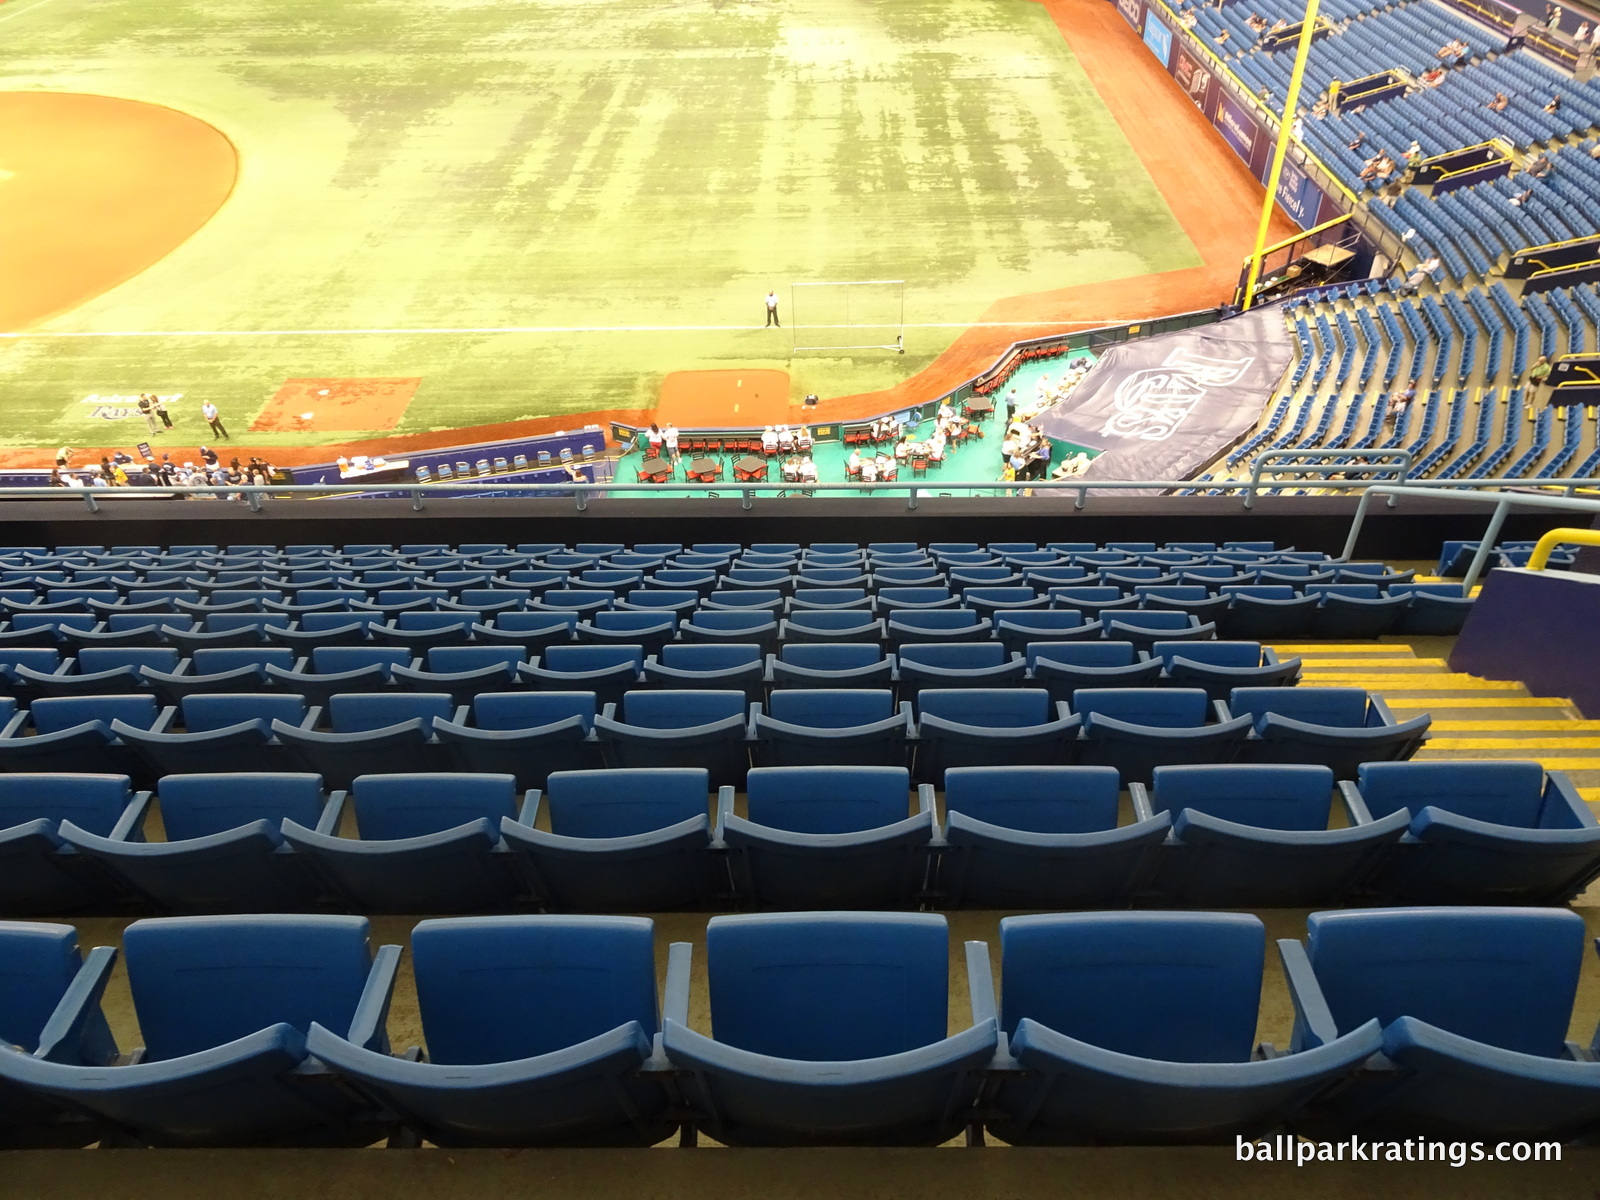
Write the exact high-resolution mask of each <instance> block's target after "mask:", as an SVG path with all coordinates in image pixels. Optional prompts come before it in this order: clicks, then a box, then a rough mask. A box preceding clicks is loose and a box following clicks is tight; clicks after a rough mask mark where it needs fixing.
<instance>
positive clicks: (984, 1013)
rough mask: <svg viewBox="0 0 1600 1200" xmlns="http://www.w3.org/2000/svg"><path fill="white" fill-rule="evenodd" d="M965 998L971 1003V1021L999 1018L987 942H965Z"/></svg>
mask: <svg viewBox="0 0 1600 1200" xmlns="http://www.w3.org/2000/svg"><path fill="white" fill-rule="evenodd" d="M965 945H966V951H967V1000H968V1002H969V1003H970V1004H971V1005H972V1023H973V1024H974V1025H978V1024H981V1023H982V1022H984V1021H996V1022H998V1021H999V1019H1000V1005H999V1004H998V1003H997V1002H996V1000H995V994H994V970H993V968H992V966H991V965H990V962H989V943H988V942H967V943H965Z"/></svg>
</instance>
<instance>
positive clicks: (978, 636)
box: [855, 608, 993, 647]
mask: <svg viewBox="0 0 1600 1200" xmlns="http://www.w3.org/2000/svg"><path fill="white" fill-rule="evenodd" d="M992 632H993V627H992V625H991V623H990V620H989V618H988V616H986V615H984V614H983V613H980V612H978V611H977V610H976V609H971V608H928V609H915V608H908V609H901V610H899V611H897V612H892V613H890V614H889V617H888V621H887V624H886V636H887V637H888V639H889V644H890V646H893V647H898V646H899V645H900V643H901V642H986V641H988V640H989V638H990V636H991V634H992ZM855 640H857V641H859V640H860V639H859V638H857V639H855Z"/></svg>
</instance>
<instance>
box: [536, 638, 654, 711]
mask: <svg viewBox="0 0 1600 1200" xmlns="http://www.w3.org/2000/svg"><path fill="white" fill-rule="evenodd" d="M643 667H644V647H643V646H642V645H640V644H638V643H632V644H627V643H624V644H620V645H618V644H613V645H608V646H566V645H559V644H558V645H553V646H546V647H545V650H544V653H543V654H541V655H540V656H539V659H538V661H537V662H534V663H523V664H522V665H521V666H519V667H518V668H517V676H518V678H519V679H521V680H522V682H523V683H524V684H526V685H528V686H530V687H535V688H538V689H540V690H541V691H551V692H593V693H594V694H595V698H596V700H598V701H599V703H600V704H602V705H605V704H615V703H616V702H617V701H618V700H621V699H622V693H624V692H626V691H628V690H629V689H631V688H633V687H635V686H637V685H638V682H639V674H640V671H641V670H642V669H643Z"/></svg>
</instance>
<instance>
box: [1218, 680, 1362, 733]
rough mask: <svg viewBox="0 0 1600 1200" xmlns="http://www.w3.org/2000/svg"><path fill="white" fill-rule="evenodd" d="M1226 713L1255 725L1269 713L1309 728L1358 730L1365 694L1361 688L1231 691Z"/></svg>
mask: <svg viewBox="0 0 1600 1200" xmlns="http://www.w3.org/2000/svg"><path fill="white" fill-rule="evenodd" d="M1228 710H1229V711H1230V712H1231V713H1233V715H1234V716H1236V717H1242V716H1244V715H1245V714H1246V713H1249V714H1250V717H1251V719H1252V720H1254V721H1255V722H1256V723H1257V724H1259V723H1260V722H1261V718H1262V717H1264V716H1266V715H1267V714H1268V713H1269V712H1270V713H1277V714H1278V715H1279V716H1280V717H1290V718H1292V719H1293V720H1296V721H1305V722H1306V723H1308V724H1311V725H1330V726H1334V727H1336V728H1339V729H1360V728H1362V727H1363V726H1364V725H1366V723H1367V693H1366V690H1365V689H1364V688H1335V687H1276V688H1234V689H1233V691H1231V692H1230V693H1229V694H1228Z"/></svg>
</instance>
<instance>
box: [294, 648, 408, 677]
mask: <svg viewBox="0 0 1600 1200" xmlns="http://www.w3.org/2000/svg"><path fill="white" fill-rule="evenodd" d="M410 663H411V649H410V647H407V646H314V647H312V649H311V669H312V670H313V671H315V672H317V674H319V675H338V674H340V673H341V672H344V671H359V670H361V669H362V668H363V667H383V668H384V674H388V668H390V667H404V666H409V665H410Z"/></svg>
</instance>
